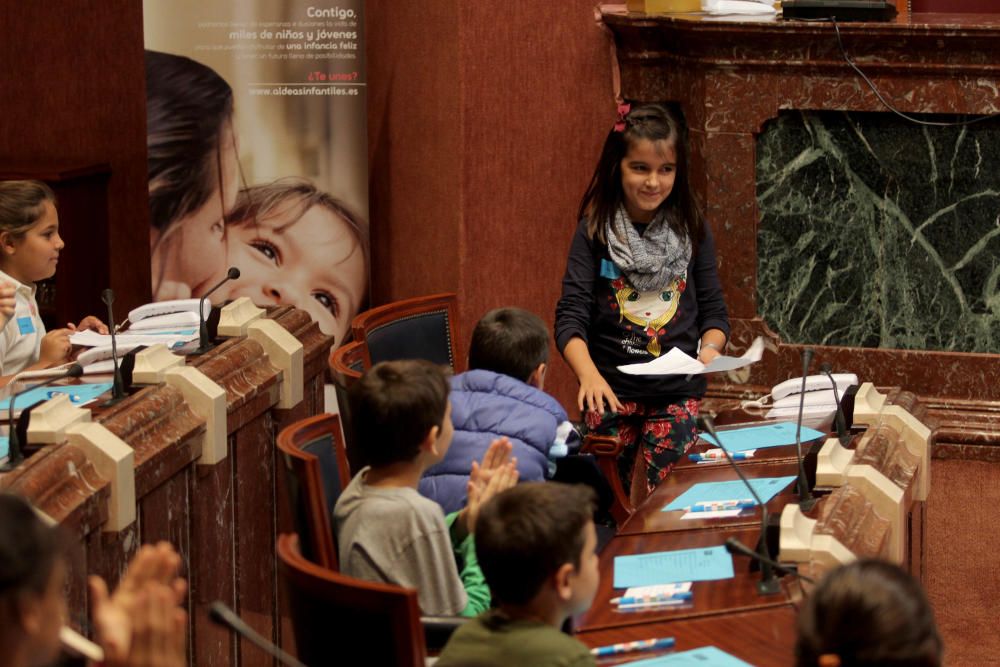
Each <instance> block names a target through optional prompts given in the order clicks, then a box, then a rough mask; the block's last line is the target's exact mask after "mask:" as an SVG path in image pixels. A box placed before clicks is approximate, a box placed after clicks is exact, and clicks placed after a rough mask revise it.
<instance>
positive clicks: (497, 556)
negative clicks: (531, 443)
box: [475, 482, 594, 604]
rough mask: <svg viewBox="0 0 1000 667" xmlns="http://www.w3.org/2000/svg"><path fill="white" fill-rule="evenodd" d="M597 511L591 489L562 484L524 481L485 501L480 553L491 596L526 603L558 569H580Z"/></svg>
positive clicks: (478, 531)
mask: <svg viewBox="0 0 1000 667" xmlns="http://www.w3.org/2000/svg"><path fill="white" fill-rule="evenodd" d="M593 512H594V492H593V490H592V489H591V488H590V487H588V486H583V485H580V484H574V485H570V484H560V483H559V482H524V483H522V484H518V485H517V486H515V487H513V488H511V489H508V490H507V491H504V492H503V493H500V494H498V495H497V496H495V497H494V498H492V499H491V500H490V501H489V502H487V503H486V504H485V505H483V507H482V509H480V511H479V518H478V519H477V520H476V538H475V539H476V556H477V557H478V559H479V567H480V568H481V569H482V571H483V575H484V576H485V577H486V583H488V584H489V585H490V591H491V592H492V593H493V599H494V600H495V601H496V602H499V603H502V604H525V603H527V602H530V601H531V599H532V598H534V597H535V595H537V594H538V591H539V590H541V588H542V584H543V583H545V580H546V579H548V578H549V577H551V576H552V575H553V574H555V573H556V572H557V571H558V570H559V568H560V567H562V566H563V565H565V564H566V563H572V564H573V567H580V554H581V552H582V551H583V543H584V539H585V537H586V536H585V534H584V529H585V528H586V526H587V524H588V523H590V521H591V517H592V515H593Z"/></svg>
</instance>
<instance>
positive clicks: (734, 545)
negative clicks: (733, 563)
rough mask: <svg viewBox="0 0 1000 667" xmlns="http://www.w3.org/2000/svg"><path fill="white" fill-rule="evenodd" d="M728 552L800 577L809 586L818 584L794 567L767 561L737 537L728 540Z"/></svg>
mask: <svg viewBox="0 0 1000 667" xmlns="http://www.w3.org/2000/svg"><path fill="white" fill-rule="evenodd" d="M726 551H728V552H729V553H731V554H739V555H741V556H746V557H748V558H752V559H754V560H755V561H757V562H759V563H760V564H761V565H770V566H771V567H773V568H774V569H775V570H779V571H781V572H784V573H785V574H790V575H792V576H794V577H798V578H799V579H801V580H802V581H804V582H806V583H808V584H815V583H816V580H815V579H813V578H812V577H807V576H806V575H804V574H799V571H798V570H797V569H796V568H794V567H790V566H788V565H782V564H781V563H779V562H778V561H776V560H771V559H770V558H768V559H765V558H764V557H763V556H761V555H760V554H759V553H757V552H756V551H754V550H753V549H751V548H750V547H748V546H747V545H745V544H743V543H742V542H740V541H739V540H738V539H736V538H735V537H728V538H726Z"/></svg>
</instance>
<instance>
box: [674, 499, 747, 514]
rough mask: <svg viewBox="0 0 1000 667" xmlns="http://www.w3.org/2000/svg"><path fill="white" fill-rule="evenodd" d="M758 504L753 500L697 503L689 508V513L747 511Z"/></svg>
mask: <svg viewBox="0 0 1000 667" xmlns="http://www.w3.org/2000/svg"><path fill="white" fill-rule="evenodd" d="M756 505H757V503H756V502H755V501H753V500H749V499H746V500H714V501H706V502H702V503H695V504H693V505H691V507H689V508H687V511H688V512H719V511H723V510H737V509H738V510H745V509H750V508H751V507H755V506H756Z"/></svg>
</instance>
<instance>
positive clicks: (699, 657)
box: [622, 646, 753, 667]
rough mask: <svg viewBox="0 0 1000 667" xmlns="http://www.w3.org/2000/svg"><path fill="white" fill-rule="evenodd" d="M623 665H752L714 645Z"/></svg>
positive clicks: (638, 666)
mask: <svg viewBox="0 0 1000 667" xmlns="http://www.w3.org/2000/svg"><path fill="white" fill-rule="evenodd" d="M622 664H623V665H634V667H689V666H690V667H694V666H697V667H706V666H707V665H711V667H753V665H751V664H750V663H748V662H743V661H742V660H740V659H739V658H737V657H736V656H734V655H729V654H728V653H726V652H725V651H723V650H722V649H718V648H715V647H714V646H703V647H701V648H696V649H694V650H691V651H681V652H680V653H671V654H669V655H661V656H660V657H658V658H646V659H645V660H636V661H634V662H626V663H622Z"/></svg>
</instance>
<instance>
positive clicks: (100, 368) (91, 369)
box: [14, 359, 115, 383]
mask: <svg viewBox="0 0 1000 667" xmlns="http://www.w3.org/2000/svg"><path fill="white" fill-rule="evenodd" d="M69 367H70V364H63V365H62V366H55V367H53V368H43V369H41V370H37V371H21V372H20V373H18V374H17V375H15V376H14V380H16V381H18V382H27V383H30V382H31V380H41V379H44V378H54V377H59V376H60V375H63V374H65V373H66V369H68V368H69ZM114 370H115V362H114V360H113V359H105V360H104V361H95V362H94V363H92V364H87V365H86V366H84V367H83V374H84V375H101V374H103V373H113V372H114Z"/></svg>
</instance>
